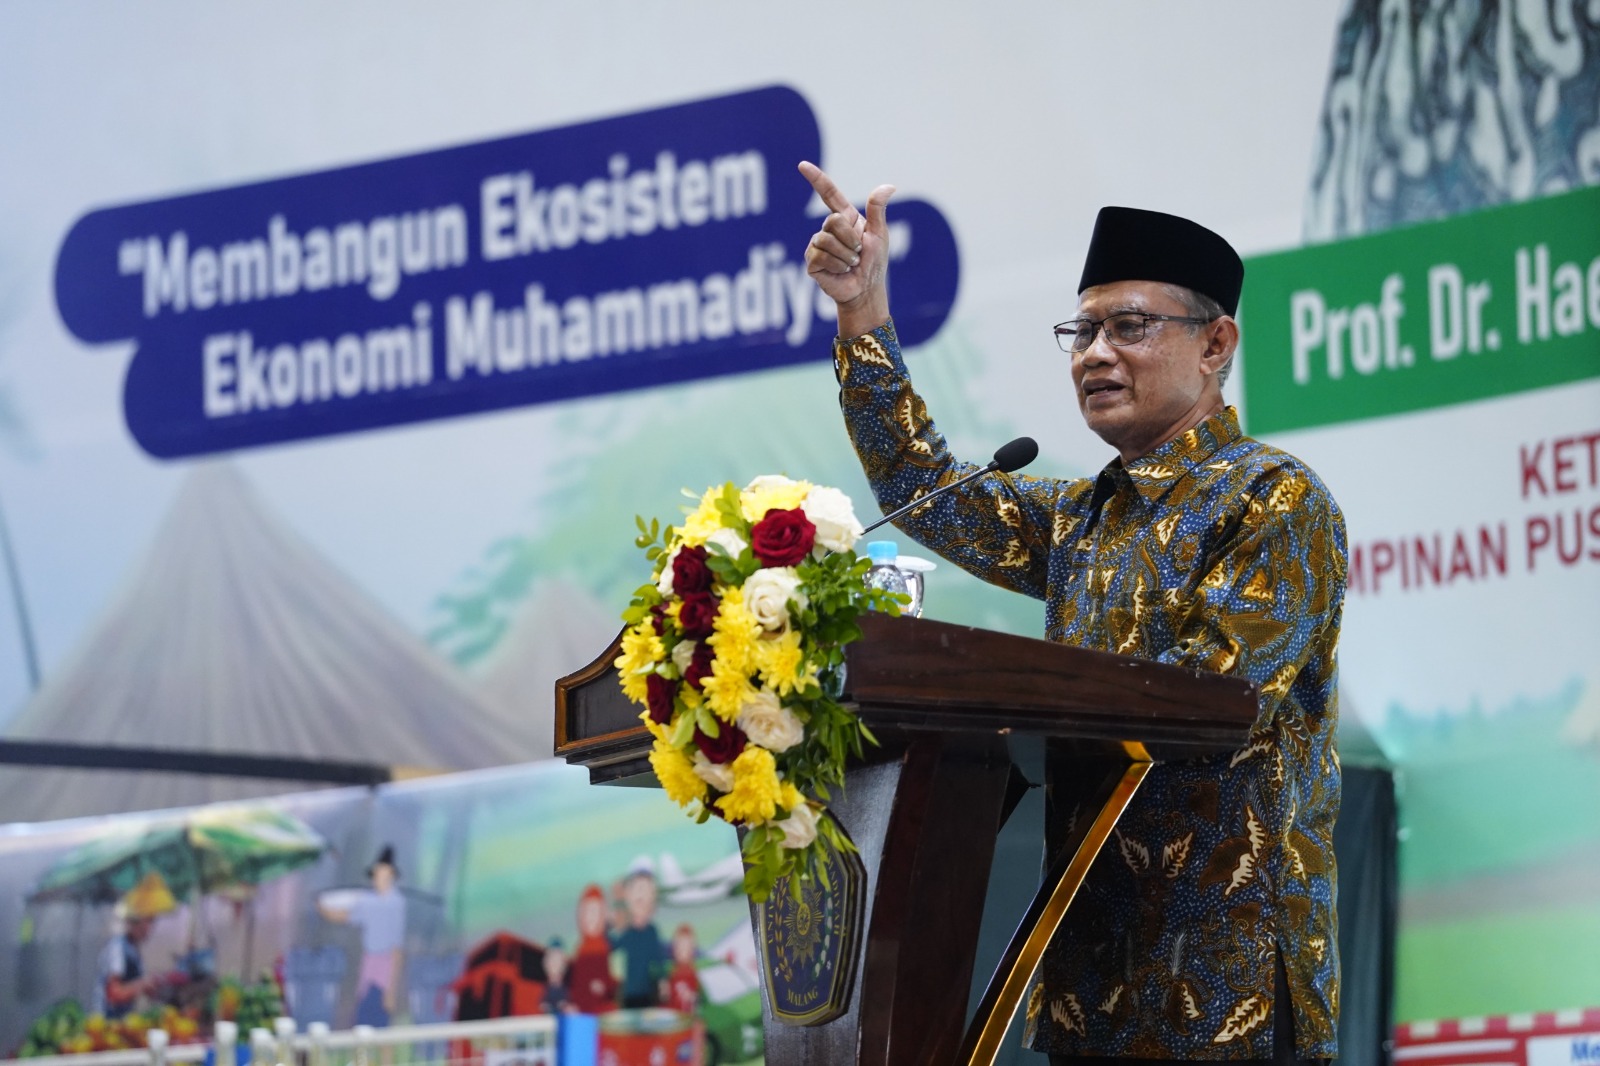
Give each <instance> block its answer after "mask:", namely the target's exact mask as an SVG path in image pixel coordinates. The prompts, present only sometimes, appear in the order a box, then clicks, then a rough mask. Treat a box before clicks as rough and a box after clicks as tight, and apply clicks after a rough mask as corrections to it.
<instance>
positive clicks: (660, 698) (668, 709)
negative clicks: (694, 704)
mask: <svg viewBox="0 0 1600 1066" xmlns="http://www.w3.org/2000/svg"><path fill="white" fill-rule="evenodd" d="M644 688H645V701H646V702H647V703H648V704H649V707H650V720H651V721H652V722H655V723H656V724H658V725H666V724H667V723H668V722H670V721H672V701H673V699H675V698H676V697H677V695H678V683H677V682H676V681H669V680H667V679H666V678H664V677H662V676H661V675H660V674H649V675H647V676H646V677H645V679H644Z"/></svg>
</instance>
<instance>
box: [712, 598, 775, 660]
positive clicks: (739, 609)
mask: <svg viewBox="0 0 1600 1066" xmlns="http://www.w3.org/2000/svg"><path fill="white" fill-rule="evenodd" d="M761 632H762V630H761V623H760V622H758V621H756V616H755V615H753V614H751V613H750V610H749V608H747V607H746V606H745V605H744V590H743V589H739V588H729V589H725V590H724V591H723V593H722V603H721V604H720V605H719V606H718V607H717V619H716V621H715V622H713V623H712V624H711V636H709V637H707V638H706V642H707V643H708V644H710V645H711V646H712V647H713V648H714V649H716V652H717V658H718V659H719V660H722V661H723V662H725V663H726V664H727V665H728V667H729V668H730V669H735V670H742V671H743V672H745V673H749V672H750V670H751V665H750V659H751V656H752V655H754V653H755V644H756V641H757V640H759V639H760V637H761Z"/></svg>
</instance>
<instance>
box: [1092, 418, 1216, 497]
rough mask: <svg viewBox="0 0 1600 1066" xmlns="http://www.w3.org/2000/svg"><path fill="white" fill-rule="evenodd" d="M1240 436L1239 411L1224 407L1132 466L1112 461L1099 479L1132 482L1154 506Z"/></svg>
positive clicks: (1115, 482) (1135, 461)
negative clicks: (1171, 489)
mask: <svg viewBox="0 0 1600 1066" xmlns="http://www.w3.org/2000/svg"><path fill="white" fill-rule="evenodd" d="M1243 437H1244V434H1243V433H1242V432H1240V430H1239V412H1238V410H1237V409H1235V408H1233V407H1224V408H1223V409H1222V410H1221V411H1218V412H1217V413H1216V414H1214V415H1212V416H1211V417H1209V418H1207V419H1206V420H1205V421H1204V422H1201V423H1200V424H1199V425H1198V426H1195V427H1194V428H1193V429H1190V430H1186V431H1185V432H1183V433H1180V434H1178V435H1177V436H1176V437H1174V438H1172V439H1171V440H1169V441H1167V443H1165V444H1163V445H1161V447H1159V448H1157V449H1156V450H1155V451H1153V452H1151V453H1149V454H1148V455H1141V456H1140V457H1139V458H1137V459H1135V460H1134V461H1133V464H1132V465H1131V466H1127V467H1124V466H1123V465H1122V459H1121V457H1120V456H1119V457H1118V458H1116V459H1113V460H1111V462H1110V463H1108V464H1106V468H1105V470H1104V471H1103V472H1102V474H1101V476H1102V477H1109V478H1110V479H1111V481H1112V482H1113V483H1114V484H1116V485H1118V486H1120V485H1122V484H1124V483H1127V482H1132V483H1133V487H1134V488H1135V489H1137V490H1138V492H1139V495H1140V496H1142V497H1144V498H1145V499H1146V500H1147V501H1149V502H1151V503H1154V502H1156V501H1157V500H1159V499H1160V498H1161V497H1162V496H1164V495H1165V494H1166V492H1167V490H1168V489H1170V488H1172V486H1173V485H1175V484H1177V483H1178V482H1179V481H1180V480H1182V479H1183V478H1184V477H1185V476H1186V475H1187V474H1189V473H1190V472H1191V471H1193V470H1194V469H1195V468H1196V467H1198V466H1201V465H1202V464H1204V463H1205V462H1206V461H1207V460H1209V459H1210V458H1211V457H1212V456H1213V455H1215V454H1216V453H1217V452H1219V451H1221V450H1222V449H1223V448H1226V447H1227V446H1228V445H1230V444H1232V443H1234V442H1235V441H1237V440H1241V439H1243Z"/></svg>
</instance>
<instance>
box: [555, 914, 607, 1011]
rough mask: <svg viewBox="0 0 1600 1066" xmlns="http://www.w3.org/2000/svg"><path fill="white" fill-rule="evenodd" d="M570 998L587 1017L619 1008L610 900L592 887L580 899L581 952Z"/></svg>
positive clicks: (572, 975) (575, 963) (569, 988)
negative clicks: (609, 934)
mask: <svg viewBox="0 0 1600 1066" xmlns="http://www.w3.org/2000/svg"><path fill="white" fill-rule="evenodd" d="M567 998H568V1000H569V1001H570V1002H571V1003H572V1005H573V1007H575V1008H576V1009H577V1010H579V1011H581V1012H583V1013H584V1014H603V1013H605V1012H606V1011H608V1010H616V1008H617V979H616V978H615V977H614V976H612V974H611V941H610V940H609V939H607V937H606V896H605V893H604V892H603V891H601V889H600V886H599V885H589V886H588V887H587V888H585V889H584V890H583V895H581V896H579V897H578V950H577V951H576V952H575V953H574V954H573V956H572V963H571V965H570V967H569V968H568V970H567Z"/></svg>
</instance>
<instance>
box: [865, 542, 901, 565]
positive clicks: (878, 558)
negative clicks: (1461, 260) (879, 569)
mask: <svg viewBox="0 0 1600 1066" xmlns="http://www.w3.org/2000/svg"><path fill="white" fill-rule="evenodd" d="M867 558H868V559H871V560H872V561H873V563H874V564H882V565H885V566H893V565H894V564H895V560H897V559H899V558H900V545H898V544H896V543H895V542H894V541H892V540H873V541H868V542H867Z"/></svg>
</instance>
